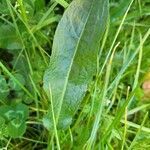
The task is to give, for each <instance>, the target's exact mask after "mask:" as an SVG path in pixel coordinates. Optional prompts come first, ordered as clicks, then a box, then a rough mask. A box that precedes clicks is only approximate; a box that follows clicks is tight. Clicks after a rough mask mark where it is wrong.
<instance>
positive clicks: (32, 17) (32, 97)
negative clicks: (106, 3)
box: [0, 0, 150, 150]
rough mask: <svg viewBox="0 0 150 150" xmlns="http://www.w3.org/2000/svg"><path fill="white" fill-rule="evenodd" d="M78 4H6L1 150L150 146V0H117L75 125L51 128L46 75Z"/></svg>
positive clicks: (1, 37)
mask: <svg viewBox="0 0 150 150" xmlns="http://www.w3.org/2000/svg"><path fill="white" fill-rule="evenodd" d="M70 2H71V0H68V1H67V0H51V1H44V0H34V1H33V0H24V1H23V0H11V1H9V0H1V1H0V149H4V148H7V149H14V150H17V149H24V150H26V149H47V148H48V149H119V150H120V149H135V150H137V149H139V150H141V149H149V148H150V142H149V141H150V136H149V133H150V119H149V117H150V116H149V108H150V103H149V98H147V99H146V100H145V99H144V98H143V95H144V92H143V90H142V88H141V85H142V83H143V80H144V76H145V75H146V74H147V73H149V71H150V65H149V64H150V57H149V56H150V44H149V43H150V40H149V38H148V36H149V34H150V2H149V0H134V1H133V2H132V0H126V1H125V0H110V19H109V25H108V27H107V30H106V33H105V35H104V37H103V40H102V41H101V44H100V53H99V56H98V58H99V61H98V63H97V70H98V72H100V74H98V75H95V77H94V79H93V82H91V83H90V85H89V88H88V91H87V94H86V96H85V98H84V100H83V102H82V104H81V106H80V108H79V110H78V112H77V113H76V115H75V116H74V120H73V123H72V125H71V126H70V128H69V129H67V130H58V131H57V132H54V131H53V130H50V131H48V130H47V127H48V125H49V122H48V120H47V119H45V118H44V116H45V114H47V110H48V109H49V106H50V102H49V99H48V98H47V95H46V94H45V92H44V90H43V74H44V72H45V70H46V68H47V67H48V64H49V60H50V55H51V52H52V50H51V49H52V43H53V37H54V33H55V30H56V27H57V24H58V22H59V21H60V18H61V17H62V15H63V12H64V11H65V9H66V8H67V7H68V5H69V3H70ZM131 2H132V4H131ZM130 4H131V7H129V6H130ZM127 10H128V11H127ZM126 12H127V14H126ZM115 35H117V36H115ZM110 50H112V51H110ZM109 52H110V55H109ZM100 104H101V105H100ZM43 118H44V119H43ZM14 122H15V124H14ZM15 125H18V126H15Z"/></svg>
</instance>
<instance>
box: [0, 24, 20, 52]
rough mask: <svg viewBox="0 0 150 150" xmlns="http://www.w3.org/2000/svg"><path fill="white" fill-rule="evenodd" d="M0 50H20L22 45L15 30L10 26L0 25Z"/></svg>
mask: <svg viewBox="0 0 150 150" xmlns="http://www.w3.org/2000/svg"><path fill="white" fill-rule="evenodd" d="M0 48H4V49H21V48H22V43H21V41H20V39H19V36H18V35H17V33H16V31H15V28H13V27H12V26H10V25H3V24H0Z"/></svg>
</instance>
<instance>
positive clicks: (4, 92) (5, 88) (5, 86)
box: [0, 75, 9, 100]
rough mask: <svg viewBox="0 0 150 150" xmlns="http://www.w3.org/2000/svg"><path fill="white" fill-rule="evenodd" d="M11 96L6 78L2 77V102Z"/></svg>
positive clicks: (0, 91) (0, 96) (0, 93)
mask: <svg viewBox="0 0 150 150" xmlns="http://www.w3.org/2000/svg"><path fill="white" fill-rule="evenodd" d="M8 94H9V87H8V84H7V83H6V79H5V78H4V76H2V75H0V100H4V99H5V98H6V97H7V96H8Z"/></svg>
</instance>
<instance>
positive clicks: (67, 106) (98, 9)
mask: <svg viewBox="0 0 150 150" xmlns="http://www.w3.org/2000/svg"><path fill="white" fill-rule="evenodd" d="M107 18H108V0H74V1H73V2H72V3H71V4H70V6H69V7H68V9H67V10H66V12H65V13H64V15H63V17H62V19H61V21H60V23H59V25H58V27H57V30H56V33H55V37H54V43H53V51H52V56H51V60H50V65H49V68H48V70H47V71H46V73H45V76H44V89H45V91H46V92H47V94H48V95H49V93H50V92H49V91H50V88H51V91H52V101H53V107H54V113H55V118H56V122H57V123H58V127H60V128H66V127H68V126H69V125H70V124H71V122H72V116H73V115H74V113H75V112H76V110H77V109H78V106H79V104H80V102H81V100H82V99H83V97H84V95H85V93H86V90H87V86H88V84H89V82H90V81H91V80H92V77H93V75H94V74H95V73H96V65H97V55H98V49H99V44H100V39H101V38H102V35H103V33H104V31H105V27H106V24H107ZM50 111H51V110H50ZM50 119H51V122H52V116H51V117H50ZM52 124H53V122H52Z"/></svg>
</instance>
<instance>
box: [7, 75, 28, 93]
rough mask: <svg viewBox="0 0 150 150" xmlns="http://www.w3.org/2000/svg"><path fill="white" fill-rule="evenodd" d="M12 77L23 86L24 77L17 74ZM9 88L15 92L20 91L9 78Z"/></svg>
mask: <svg viewBox="0 0 150 150" xmlns="http://www.w3.org/2000/svg"><path fill="white" fill-rule="evenodd" d="M14 77H15V78H16V79H17V80H18V81H19V82H20V83H21V84H22V85H25V79H24V77H23V76H22V75H21V74H19V73H16V74H14ZM8 84H9V86H10V87H11V89H12V90H15V91H20V90H22V88H21V87H20V86H19V85H18V84H17V83H16V82H15V81H14V79H13V78H10V79H9V82H8Z"/></svg>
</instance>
